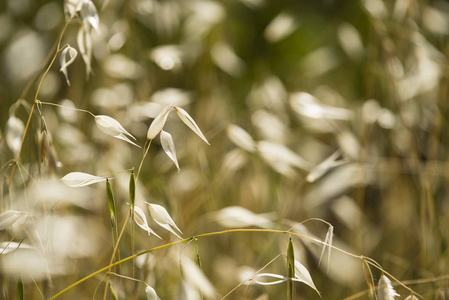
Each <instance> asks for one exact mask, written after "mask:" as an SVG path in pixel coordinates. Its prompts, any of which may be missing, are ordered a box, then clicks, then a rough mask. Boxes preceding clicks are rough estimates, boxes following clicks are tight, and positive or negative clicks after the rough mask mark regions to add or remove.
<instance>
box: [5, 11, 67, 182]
mask: <svg viewBox="0 0 449 300" xmlns="http://www.w3.org/2000/svg"><path fill="white" fill-rule="evenodd" d="M70 21H72V17H70V18H69V19H68V20H67V22H66V23H65V25H64V28H63V29H62V31H61V34H60V36H59V41H58V45H57V47H56V52H55V55H53V58H52V60H51V62H50V64H49V65H48V67H47V70H45V72H44V74H43V75H42V77H41V80H40V81H39V85H38V86H37V90H36V95H35V96H34V100H33V105H32V106H31V111H30V115H29V116H28V121H27V124H26V126H25V130H24V132H23V136H22V141H21V142H20V147H19V150H18V151H17V155H16V158H15V164H14V165H13V167H12V170H11V175H10V176H9V181H8V187H10V186H11V182H12V178H13V176H14V171H15V170H16V166H17V162H18V161H19V157H20V152H22V147H23V143H24V141H25V137H26V134H27V132H28V128H29V126H30V122H31V117H32V116H33V112H34V107H35V106H36V102H37V96H38V95H39V91H40V89H41V86H42V82H43V81H44V78H45V76H47V74H48V72H49V71H50V69H51V67H52V66H53V63H54V62H55V60H56V57H57V56H58V53H59V51H61V49H60V47H61V41H62V37H63V36H64V33H65V31H66V29H67V27H68V26H69V23H70Z"/></svg>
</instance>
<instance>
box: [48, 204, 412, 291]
mask: <svg viewBox="0 0 449 300" xmlns="http://www.w3.org/2000/svg"><path fill="white" fill-rule="evenodd" d="M128 217H129V211H128ZM125 224H126V222H125ZM236 232H246V233H249V232H264V233H281V234H290V235H293V236H297V237H299V238H303V239H307V240H310V241H313V242H315V243H318V244H321V245H325V246H327V247H331V248H333V249H335V250H336V251H339V252H341V253H343V254H346V255H349V256H351V257H354V258H357V259H361V260H364V259H367V257H366V256H361V255H356V254H352V253H350V252H347V251H345V250H342V249H340V248H338V247H335V246H333V245H329V244H328V243H325V242H323V241H320V240H318V239H315V238H312V237H309V236H306V235H302V234H299V233H295V232H290V231H284V230H276V229H228V230H224V231H215V232H209V233H203V234H200V235H196V236H192V237H190V238H187V239H183V240H180V241H177V242H173V243H169V244H165V245H161V246H158V247H154V248H151V249H148V250H144V251H142V252H139V253H136V254H134V255H131V256H128V257H126V258H124V259H121V260H119V261H116V262H115V263H111V264H110V265H108V266H106V267H104V268H101V269H100V270H98V271H95V272H94V273H92V274H90V275H88V276H86V277H84V278H82V279H80V280H78V281H77V282H75V283H74V284H72V285H70V286H69V287H67V288H65V289H63V290H62V291H60V292H59V293H57V294H56V295H54V296H53V297H52V299H56V298H57V297H59V296H61V295H62V294H64V293H65V292H67V291H69V290H71V289H72V288H74V287H76V286H77V285H79V284H81V283H83V282H84V281H86V280H88V279H90V278H92V277H94V276H96V275H98V274H101V273H103V272H104V271H108V270H110V269H111V268H112V267H115V266H117V265H119V264H122V263H124V262H127V261H129V260H132V259H134V258H136V257H138V256H141V255H144V254H147V253H150V252H154V251H157V250H161V249H164V248H168V247H171V246H175V245H178V244H182V243H186V242H189V241H191V240H193V239H198V238H205V237H211V236H217V235H222V234H227V233H236ZM122 233H123V230H122ZM119 238H120V237H119ZM370 260H372V259H370ZM372 261H374V260H372ZM368 263H370V264H371V265H372V266H373V267H375V268H377V269H379V270H380V271H382V272H384V273H385V274H386V275H388V276H390V277H391V278H392V279H394V280H395V281H397V282H398V283H399V284H401V285H402V286H404V287H405V288H406V289H407V290H409V291H412V290H411V289H410V288H408V287H406V286H405V285H403V284H402V283H401V282H400V281H399V280H397V279H396V278H394V277H393V276H391V274H389V273H387V272H385V270H383V269H382V268H379V266H378V265H377V264H373V263H372V262H370V261H368ZM106 286H107V284H106ZM413 294H414V295H417V296H419V295H418V294H417V293H415V292H413Z"/></svg>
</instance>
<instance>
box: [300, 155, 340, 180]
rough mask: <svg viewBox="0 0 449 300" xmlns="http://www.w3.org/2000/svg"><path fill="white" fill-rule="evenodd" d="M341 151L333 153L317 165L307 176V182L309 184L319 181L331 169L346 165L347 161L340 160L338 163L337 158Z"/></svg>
mask: <svg viewBox="0 0 449 300" xmlns="http://www.w3.org/2000/svg"><path fill="white" fill-rule="evenodd" d="M340 154H341V151H340V150H337V151H335V152H334V153H332V155H331V156H329V157H328V158H326V159H325V160H323V161H322V162H320V163H319V164H318V165H316V166H315V167H314V168H313V169H312V170H311V171H310V172H309V174H308V175H307V177H306V180H307V181H308V182H315V181H316V180H317V179H320V178H321V177H322V176H323V175H324V174H326V173H327V172H328V171H329V170H330V169H332V168H334V167H337V166H340V165H341V164H343V163H345V162H346V161H344V160H340V161H336V160H337V158H338V157H339V156H340Z"/></svg>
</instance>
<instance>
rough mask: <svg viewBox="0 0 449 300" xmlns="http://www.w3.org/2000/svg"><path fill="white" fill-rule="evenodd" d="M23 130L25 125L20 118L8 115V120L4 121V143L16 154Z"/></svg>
mask: <svg viewBox="0 0 449 300" xmlns="http://www.w3.org/2000/svg"><path fill="white" fill-rule="evenodd" d="M24 131H25V125H24V124H23V122H22V120H20V119H19V118H17V117H16V116H10V117H9V118H8V122H6V130H5V138H6V144H7V145H8V147H9V149H11V150H12V152H13V153H14V155H16V154H17V152H18V151H19V149H20V145H21V143H22V137H23V132H24Z"/></svg>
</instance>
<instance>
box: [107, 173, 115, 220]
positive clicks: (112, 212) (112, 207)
mask: <svg viewBox="0 0 449 300" xmlns="http://www.w3.org/2000/svg"><path fill="white" fill-rule="evenodd" d="M106 193H107V196H108V207H109V214H110V215H111V224H112V228H114V227H116V225H117V218H116V212H115V200H114V193H113V192H112V187H111V184H110V183H109V179H107V178H106Z"/></svg>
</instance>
